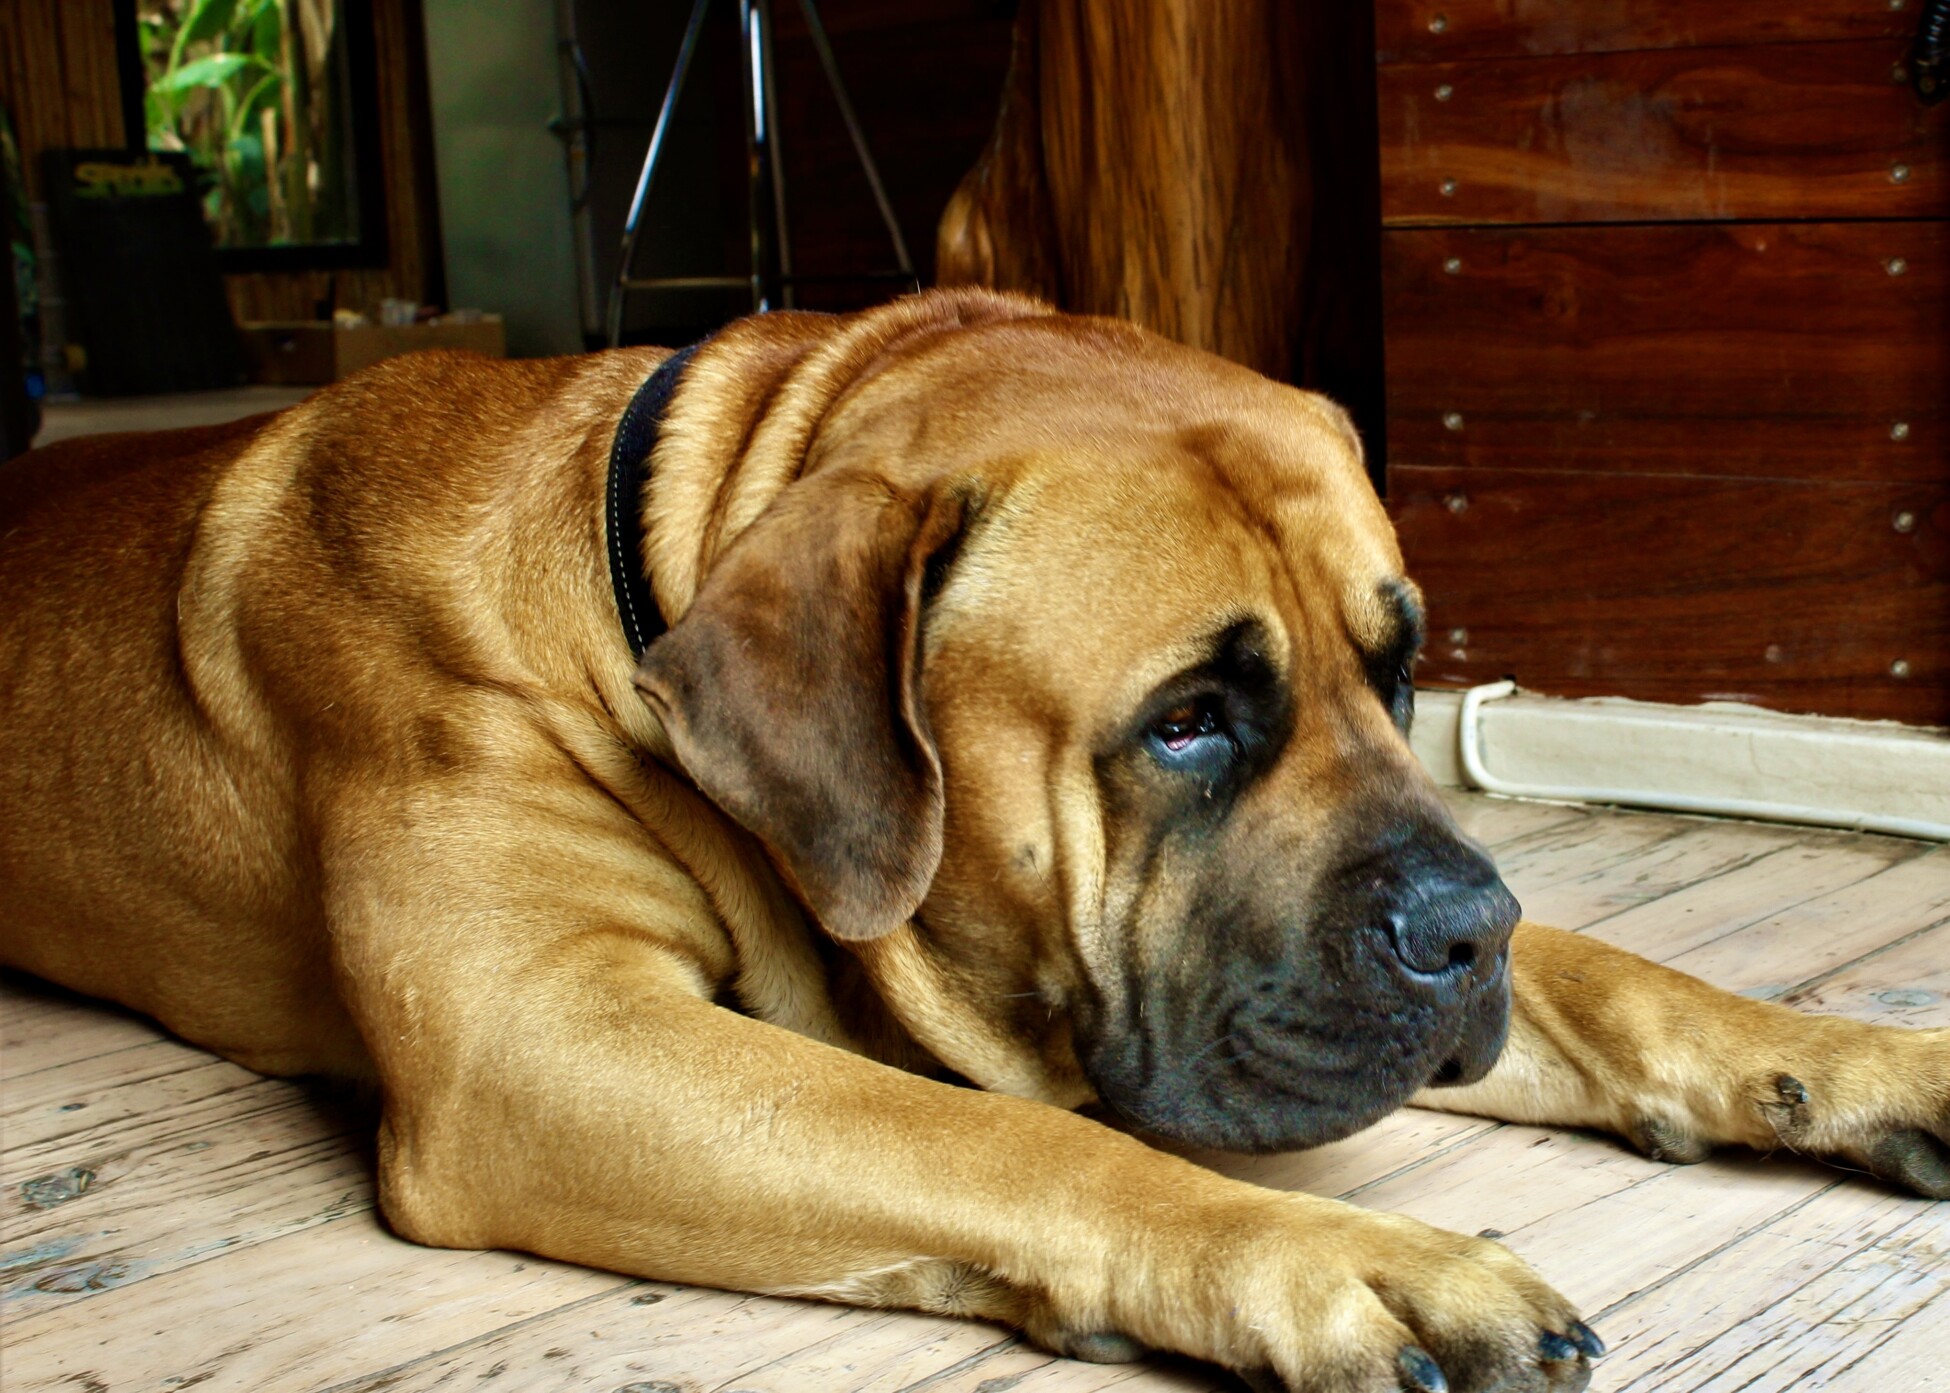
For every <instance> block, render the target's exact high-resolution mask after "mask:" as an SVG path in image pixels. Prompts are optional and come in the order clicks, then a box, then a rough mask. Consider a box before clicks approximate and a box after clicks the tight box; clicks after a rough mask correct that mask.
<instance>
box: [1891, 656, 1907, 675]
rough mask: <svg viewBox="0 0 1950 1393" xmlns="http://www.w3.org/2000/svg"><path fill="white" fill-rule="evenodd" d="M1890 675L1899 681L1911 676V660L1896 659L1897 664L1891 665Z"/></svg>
mask: <svg viewBox="0 0 1950 1393" xmlns="http://www.w3.org/2000/svg"><path fill="white" fill-rule="evenodd" d="M1889 675H1890V676H1891V677H1894V678H1897V679H1901V678H1904V677H1907V676H1909V659H1907V658H1898V659H1896V661H1895V662H1893V663H1891V664H1890V665H1889Z"/></svg>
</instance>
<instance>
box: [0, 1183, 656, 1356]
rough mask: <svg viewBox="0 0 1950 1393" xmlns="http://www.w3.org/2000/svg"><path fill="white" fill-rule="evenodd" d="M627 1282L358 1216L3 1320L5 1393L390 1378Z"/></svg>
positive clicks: (366, 1216)
mask: <svg viewBox="0 0 1950 1393" xmlns="http://www.w3.org/2000/svg"><path fill="white" fill-rule="evenodd" d="M626 1281H627V1279H624V1278H620V1277H617V1276H615V1275H613V1274H611V1273H606V1272H595V1271H591V1270H589V1269H587V1268H580V1267H571V1266H567V1265H565V1264H562V1263H553V1262H545V1261H543V1260H542V1259H540V1258H534V1257H521V1256H517V1255H515V1254H512V1253H496V1252H451V1251H447V1250H444V1249H437V1248H421V1247H418V1246H416V1245H414V1244H410V1243H406V1242H403V1241H401V1240H400V1239H397V1238H394V1237H393V1236H392V1235H390V1234H389V1233H387V1232H386V1231H385V1230H384V1229H383V1228H381V1227H380V1226H379V1224H378V1222H377V1220H376V1219H374V1218H373V1217H372V1216H371V1215H370V1214H356V1215H351V1216H348V1217H346V1218H342V1219H338V1220H334V1221H332V1222H329V1223H324V1224H319V1225H317V1226H315V1227H312V1228H308V1229H305V1230H303V1231H301V1232H298V1233H293V1234H288V1235H286V1236H285V1237H282V1238H277V1239H273V1240H271V1241H270V1242H266V1243H256V1244H252V1245H250V1246H249V1247H246V1248H242V1249H239V1250H238V1251H236V1252H233V1253H229V1254H226V1255H225V1256H224V1257H222V1258H221V1259H220V1260H215V1261H210V1262H201V1263H195V1264H192V1265H191V1266H188V1267H185V1268H183V1269H182V1270H180V1271H178V1272H175V1273H172V1274H170V1276H169V1278H168V1280H166V1281H149V1282H138V1283H135V1284H133V1285H128V1286H119V1287H110V1288H109V1289H107V1290H104V1291H100V1292H97V1293H95V1294H93V1295H91V1296H90V1297H89V1298H88V1299H87V1300H86V1301H81V1302H77V1303H74V1304H72V1305H67V1306H62V1307H58V1308H56V1309H54V1310H48V1311H41V1312H38V1313H35V1314H29V1315H24V1316H21V1317H18V1318H15V1317H12V1316H9V1318H8V1321H7V1389H8V1393H31V1391H32V1390H56V1389H59V1390H61V1393H71V1390H72V1389H73V1388H74V1387H75V1386H76V1385H77V1384H81V1385H85V1384H86V1383H87V1381H88V1380H89V1379H93V1380H95V1381H97V1382H99V1383H102V1384H105V1385H107V1387H108V1388H110V1389H112V1390H120V1389H124V1388H132V1387H141V1386H151V1385H154V1384H157V1383H162V1382H165V1381H167V1380H175V1381H177V1384H189V1383H192V1382H194V1383H195V1384H196V1386H198V1387H201V1388H203V1389H204V1390H205V1393H220V1390H239V1393H244V1391H245V1390H248V1391H249V1393H261V1390H264V1389H272V1388H290V1389H298V1388H317V1387H320V1386H323V1385H326V1384H329V1383H332V1382H335V1381H337V1380H338V1379H340V1378H341V1377H343V1375H344V1374H345V1373H346V1372H347V1371H348V1370H350V1369H362V1368H363V1369H373V1368H386V1367H391V1366H394V1365H397V1364H400V1363H402V1362H403V1361H404V1360H406V1359H407V1358H409V1357H411V1356H416V1355H422V1354H425V1353H427V1352H429V1351H433V1350H439V1349H445V1348H447V1347H448V1346H450V1345H454V1344H459V1343H462V1342H464V1341H466V1340H469V1339H471V1338H474V1337H476V1336H479V1335H482V1334H485V1333H487V1332H489V1331H492V1330H497V1329H500V1328H502V1327H504V1326H507V1325H510V1324H512V1323H514V1322H517V1321H522V1320H526V1319H529V1318H531V1317H533V1316H535V1315H537V1314H540V1313H543V1312H549V1311H554V1310H556V1309H557V1308H559V1307H562V1306H564V1305H567V1304H568V1303H570V1302H573V1301H577V1300H581V1299H583V1298H586V1297H589V1296H592V1295H596V1294H598V1293H602V1292H608V1291H614V1290H616V1289H617V1288H619V1287H621V1286H623V1285H625V1284H626ZM483 1293H487V1294H488V1299H487V1300H485V1301H483V1300H481V1299H480V1297H481V1296H482V1294H483ZM186 1316H187V1317H188V1318H186ZM172 1386H176V1385H172Z"/></svg>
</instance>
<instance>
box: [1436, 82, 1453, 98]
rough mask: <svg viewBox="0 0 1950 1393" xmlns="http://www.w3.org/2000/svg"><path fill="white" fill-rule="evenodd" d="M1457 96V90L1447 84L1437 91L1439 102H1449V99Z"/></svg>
mask: <svg viewBox="0 0 1950 1393" xmlns="http://www.w3.org/2000/svg"><path fill="white" fill-rule="evenodd" d="M1455 95H1456V89H1455V88H1453V87H1451V86H1450V85H1449V84H1448V83H1446V82H1445V83H1443V84H1442V85H1441V86H1440V87H1438V88H1436V89H1435V99H1436V100H1437V101H1439V102H1446V101H1448V100H1449V98H1451V97H1453V96H1455Z"/></svg>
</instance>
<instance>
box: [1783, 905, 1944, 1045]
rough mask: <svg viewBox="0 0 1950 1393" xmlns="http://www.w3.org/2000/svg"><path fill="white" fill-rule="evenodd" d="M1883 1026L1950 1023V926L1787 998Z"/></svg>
mask: <svg viewBox="0 0 1950 1393" xmlns="http://www.w3.org/2000/svg"><path fill="white" fill-rule="evenodd" d="M1782 1000H1783V1001H1785V1002H1786V1003H1787V1004H1788V1005H1790V1006H1798V1007H1801V1008H1802V1009H1803V1010H1808V1011H1825V1012H1829V1013H1831V1014H1833V1015H1840V1016H1854V1017H1857V1018H1858V1019H1861V1020H1867V1021H1877V1022H1880V1023H1881V1024H1883V1025H1906V1026H1912V1027H1932V1026H1950V924H1939V925H1937V926H1936V927H1935V928H1933V929H1926V930H1924V931H1923V932H1922V933H1919V934H1916V935H1914V936H1913V937H1910V938H1907V939H1904V940H1903V941H1901V942H1900V943H1898V944H1896V945H1895V946H1894V947H1891V948H1889V949H1887V950H1886V951H1884V952H1880V953H1875V954H1871V955H1869V956H1868V957H1864V958H1860V959H1858V960H1857V961H1855V962H1853V963H1850V964H1849V965H1848V966H1846V967H1844V968H1841V969H1839V970H1838V971H1836V972H1834V973H1832V974H1831V975H1829V976H1826V977H1823V978H1820V979H1819V980H1818V981H1816V982H1814V983H1812V984H1810V985H1809V986H1806V987H1801V988H1797V989H1796V990H1794V991H1792V992H1789V993H1788V994H1787V995H1786V996H1784V997H1783V998H1782Z"/></svg>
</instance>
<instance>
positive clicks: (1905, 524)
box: [1889, 508, 1916, 533]
mask: <svg viewBox="0 0 1950 1393" xmlns="http://www.w3.org/2000/svg"><path fill="white" fill-rule="evenodd" d="M1889 525H1890V526H1891V527H1893V528H1895V529H1896V531H1898V532H1902V533H1910V532H1914V531H1915V530H1916V514H1914V513H1912V512H1911V511H1910V510H1909V509H1907V508H1901V509H1898V510H1897V512H1896V516H1894V517H1892V518H1891V519H1889Z"/></svg>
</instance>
